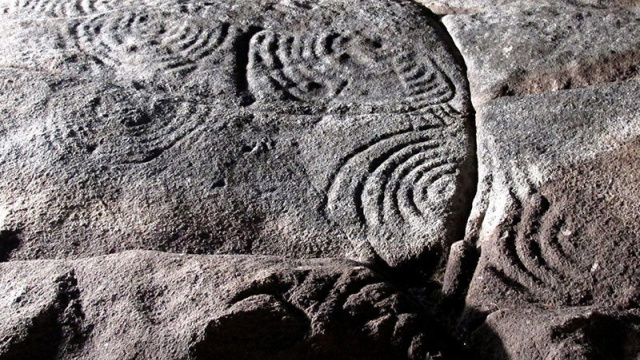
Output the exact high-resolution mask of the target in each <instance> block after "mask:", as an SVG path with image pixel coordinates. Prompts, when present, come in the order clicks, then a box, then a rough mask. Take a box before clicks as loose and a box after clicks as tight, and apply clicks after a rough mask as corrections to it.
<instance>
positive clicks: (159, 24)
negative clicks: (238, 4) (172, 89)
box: [72, 10, 231, 73]
mask: <svg viewBox="0 0 640 360" xmlns="http://www.w3.org/2000/svg"><path fill="white" fill-rule="evenodd" d="M230 26H231V25H230V24H226V23H221V24H215V23H213V24H209V23H208V22H207V21H206V20H205V19H197V18H190V17H186V18H185V17H184V16H180V17H177V18H176V14H175V13H173V12H151V11H147V10H139V11H129V12H114V13H108V14H104V15H99V16H96V17H93V18H90V19H88V20H87V21H85V22H82V23H80V24H78V25H77V26H76V27H74V28H73V29H72V34H74V35H75V36H77V42H78V46H79V47H80V48H81V49H82V50H83V51H85V52H87V53H90V54H93V55H94V56H95V57H96V59H97V61H99V62H103V63H104V64H105V65H107V66H111V67H119V66H131V67H137V68H139V69H140V70H141V71H166V72H177V73H189V72H191V71H193V70H194V69H195V68H196V67H197V64H198V62H199V61H201V60H202V59H204V58H206V57H207V56H209V55H211V54H212V53H214V52H215V51H216V50H218V49H219V48H220V46H222V45H223V43H224V42H225V41H226V40H227V37H228V35H229V29H230Z"/></svg>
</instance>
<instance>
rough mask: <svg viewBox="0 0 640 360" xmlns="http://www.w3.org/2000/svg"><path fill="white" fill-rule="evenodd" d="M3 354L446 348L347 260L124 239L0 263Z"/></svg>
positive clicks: (417, 312) (412, 352) (401, 352)
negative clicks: (138, 244) (84, 250)
mask: <svg viewBox="0 0 640 360" xmlns="http://www.w3.org/2000/svg"><path fill="white" fill-rule="evenodd" d="M0 292H1V293H2V296H1V297H0V311H1V313H2V321H0V339H2V340H1V341H0V359H3V360H4V359H7V360H9V359H54V358H55V359H58V358H62V359H119V360H120V359H141V358H142V359H365V358H375V359H432V358H437V359H442V358H449V357H448V355H447V352H446V351H447V347H448V346H450V343H449V340H447V336H446V335H444V334H443V333H442V331H441V330H439V329H438V327H437V326H436V325H435V324H434V323H433V322H431V321H430V320H429V319H428V318H425V316H424V315H423V314H421V309H420V307H419V306H417V305H416V304H415V303H414V302H412V301H411V300H409V299H408V298H407V297H406V296H405V295H403V294H402V293H400V292H399V291H398V290H397V289H396V288H394V287H393V286H392V285H390V284H389V283H387V282H385V281H384V280H383V279H382V278H381V277H379V276H378V275H376V274H375V273H373V272H372V271H371V270H369V269H367V268H365V267H363V266H361V265H359V264H357V263H353V262H348V261H340V260H326V259H319V260H306V261H302V260H290V259H282V258H276V257H254V256H235V257H234V256H198V255H174V254H166V253H164V254H163V253H157V252H144V251H129V252H124V253H120V254H117V255H111V256H103V257H97V258H90V259H83V260H75V261H72V260H66V261H65V260H58V261H55V260H51V261H27V262H21V261H16V262H9V263H3V264H0Z"/></svg>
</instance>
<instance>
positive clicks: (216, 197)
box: [0, 0, 475, 266]
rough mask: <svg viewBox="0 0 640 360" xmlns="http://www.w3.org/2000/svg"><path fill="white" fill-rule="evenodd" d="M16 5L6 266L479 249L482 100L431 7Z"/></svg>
mask: <svg viewBox="0 0 640 360" xmlns="http://www.w3.org/2000/svg"><path fill="white" fill-rule="evenodd" d="M3 6H4V8H3V9H4V10H3V11H2V12H0V66H1V67H2V68H1V69H0V79H1V80H0V119H1V120H2V121H1V124H2V125H0V126H1V128H0V147H1V149H2V151H1V152H0V172H2V174H3V176H2V178H1V179H0V214H1V215H2V216H1V217H0V227H1V229H2V231H3V234H5V235H6V236H5V237H3V239H4V240H2V242H3V244H4V243H6V244H7V245H3V247H2V248H3V254H2V257H3V258H5V259H41V258H78V257H84V256H94V255H100V254H108V253H114V252H118V251H123V250H126V249H151V250H163V251H171V252H187V253H234V254H271V255H285V256H292V257H303V258H309V257H320V256H333V257H350V258H354V259H360V260H363V261H374V260H375V261H377V260H382V261H383V262H384V263H386V264H388V265H391V266H400V265H403V264H407V263H412V262H415V261H416V260H418V259H423V258H425V257H430V256H433V255H434V254H435V255H436V256H437V255H438V254H440V253H443V252H445V251H446V248H447V247H448V245H450V244H451V243H452V242H453V241H455V240H458V239H460V238H462V236H463V233H462V230H463V224H464V222H465V220H466V215H467V213H468V211H469V208H470V200H471V197H472V196H473V195H472V193H473V190H474V187H475V176H474V172H475V168H474V156H473V155H474V149H473V141H472V140H471V139H470V136H471V135H472V130H471V128H472V127H471V125H470V124H471V117H470V114H471V110H470V101H469V92H468V89H467V84H466V78H465V74H464V69H463V65H462V63H461V59H460V58H459V56H457V55H456V54H455V52H454V51H453V49H452V48H451V43H450V42H449V41H448V39H447V36H446V35H445V31H444V29H443V28H442V26H441V25H439V23H438V22H437V21H436V19H435V17H432V16H431V15H430V14H429V13H428V12H427V11H425V10H424V9H423V8H421V7H420V6H418V5H417V4H414V3H411V2H406V1H402V2H401V1H391V0H384V1H375V2H371V1H368V0H367V1H364V0H349V1H347V0H341V1H288V0H283V1H273V0H268V1H267V0H263V1H251V2H249V1H232V2H228V1H214V2H204V3H202V2H197V1H192V2H185V1H169V2H153V1H143V2H133V1H122V0H113V1H98V2H94V1H90V2H74V1H64V0H61V1H48V0H46V1H45V0H36V1H30V2H21V1H18V2H10V3H9V4H5V5H3Z"/></svg>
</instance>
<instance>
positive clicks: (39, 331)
mask: <svg viewBox="0 0 640 360" xmlns="http://www.w3.org/2000/svg"><path fill="white" fill-rule="evenodd" d="M56 283H57V285H58V289H57V290H58V294H57V298H56V301H55V302H53V303H51V304H49V306H48V307H46V308H45V309H43V310H42V311H41V312H40V313H39V314H37V315H36V316H35V317H33V318H32V319H30V320H29V323H28V324H27V325H26V326H25V327H24V328H23V329H21V330H20V331H17V332H16V334H14V336H13V337H12V338H11V339H8V340H6V339H3V340H2V341H3V342H4V341H6V343H5V344H4V345H6V348H7V350H6V351H5V352H2V353H0V360H55V359H61V358H67V357H66V356H68V354H71V353H74V352H76V351H78V350H80V349H81V347H82V346H83V344H84V343H85V341H86V340H87V337H88V334H89V332H90V329H89V328H86V327H84V324H82V322H83V320H84V313H83V310H82V306H81V303H80V291H79V289H78V287H77V285H78V283H77V280H76V278H75V274H74V273H73V271H72V272H70V273H68V274H67V275H65V276H62V277H60V278H58V279H56Z"/></svg>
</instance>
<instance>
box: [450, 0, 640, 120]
mask: <svg viewBox="0 0 640 360" xmlns="http://www.w3.org/2000/svg"><path fill="white" fill-rule="evenodd" d="M571 3H573V2H571ZM571 3H570V2H510V3H509V6H502V7H500V6H491V7H488V8H487V9H486V10H485V11H483V12H479V13H474V14H462V15H451V16H445V17H444V18H443V20H442V21H443V23H444V24H445V25H446V27H447V29H448V30H449V32H450V33H451V36H452V37H453V39H454V41H455V43H456V45H457V46H458V47H459V49H460V51H461V52H462V54H463V56H464V58H465V61H466V64H467V67H468V76H469V82H470V84H471V89H472V101H473V104H474V106H475V107H476V108H478V107H479V106H481V105H482V104H484V103H486V102H487V101H488V100H491V99H495V98H497V97H502V96H513V95H526V94H539V93H544V92H552V91H557V90H562V89H571V88H581V87H587V86H594V85H599V84H603V83H608V82H616V81H624V80H628V79H632V78H638V76H640V40H639V39H640V11H639V10H640V7H638V8H633V7H615V6H611V7H604V8H602V7H594V6H586V5H584V4H582V6H581V5H580V2H578V4H577V5H574V4H571ZM613 3H614V2H612V4H613Z"/></svg>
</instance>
